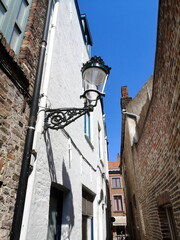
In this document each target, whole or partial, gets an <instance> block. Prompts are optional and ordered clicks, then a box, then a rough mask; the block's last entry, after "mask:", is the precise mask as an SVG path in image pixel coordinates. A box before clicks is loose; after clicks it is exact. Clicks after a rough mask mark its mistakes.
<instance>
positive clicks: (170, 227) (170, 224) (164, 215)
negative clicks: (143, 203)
mask: <svg viewBox="0 0 180 240" xmlns="http://www.w3.org/2000/svg"><path fill="white" fill-rule="evenodd" d="M158 213H159V218H160V222H161V233H162V239H172V240H177V239H178V238H177V233H176V226H175V221H174V216H173V210H172V206H171V205H170V204H168V205H163V206H160V207H159V208H158Z"/></svg>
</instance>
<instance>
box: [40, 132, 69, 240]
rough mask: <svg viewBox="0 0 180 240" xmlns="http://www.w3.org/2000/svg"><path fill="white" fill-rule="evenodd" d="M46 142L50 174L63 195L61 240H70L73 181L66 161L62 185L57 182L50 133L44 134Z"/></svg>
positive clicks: (63, 167) (63, 164) (53, 183)
mask: <svg viewBox="0 0 180 240" xmlns="http://www.w3.org/2000/svg"><path fill="white" fill-rule="evenodd" d="M44 140H45V144H46V153H47V159H48V165H49V173H50V177H51V182H52V185H53V186H54V187H55V188H57V189H59V190H60V192H61V193H62V194H63V203H61V204H62V205H61V207H62V222H61V239H62V240H69V239H70V236H71V232H72V229H73V226H74V206H73V195H72V187H71V181H70V178H69V174H68V171H67V169H66V166H65V163H64V159H63V162H62V185H60V184H58V182H57V174H56V170H57V169H56V167H55V162H54V156H53V149H52V145H51V139H50V134H49V131H48V130H47V131H45V132H44Z"/></svg>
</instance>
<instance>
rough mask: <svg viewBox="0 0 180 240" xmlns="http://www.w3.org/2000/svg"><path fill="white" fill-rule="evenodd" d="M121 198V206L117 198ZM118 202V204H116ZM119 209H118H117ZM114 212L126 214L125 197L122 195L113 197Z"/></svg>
mask: <svg viewBox="0 0 180 240" xmlns="http://www.w3.org/2000/svg"><path fill="white" fill-rule="evenodd" d="M118 197H119V199H120V200H119V201H120V205H119V204H118V201H117V200H116V198H118ZM115 201H117V204H116V203H115ZM116 207H117V208H116ZM113 212H124V204H123V195H122V194H115V195H113Z"/></svg>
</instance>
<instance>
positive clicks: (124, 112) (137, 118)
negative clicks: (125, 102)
mask: <svg viewBox="0 0 180 240" xmlns="http://www.w3.org/2000/svg"><path fill="white" fill-rule="evenodd" d="M122 114H124V115H127V116H128V117H130V118H133V119H135V121H136V123H137V122H138V121H139V118H140V117H139V116H138V115H136V114H135V113H130V112H126V110H125V109H123V110H122Z"/></svg>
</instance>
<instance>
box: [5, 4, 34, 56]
mask: <svg viewBox="0 0 180 240" xmlns="http://www.w3.org/2000/svg"><path fill="white" fill-rule="evenodd" d="M23 2H24V3H26V4H27V6H26V8H24V11H23V15H22V17H21V19H18V15H19V13H20V11H21V7H22V6H23ZM31 3H32V0H16V1H11V2H10V1H9V2H6V4H5V2H4V0H0V4H1V5H2V6H3V7H4V8H6V12H5V14H4V16H3V18H2V21H1V22H0V31H1V32H2V33H3V36H4V37H5V39H6V41H7V43H8V44H9V45H10V46H11V48H12V49H13V50H14V52H15V53H16V54H18V53H19V51H20V46H21V44H22V40H23V37H24V32H25V28H26V24H27V19H28V16H29V11H30V6H31ZM8 4H9V5H8ZM5 23H6V24H5ZM15 29H17V30H18V31H19V35H18V36H17V38H16V41H15V42H13V43H12V39H13V36H14V35H13V34H14V33H15Z"/></svg>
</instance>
